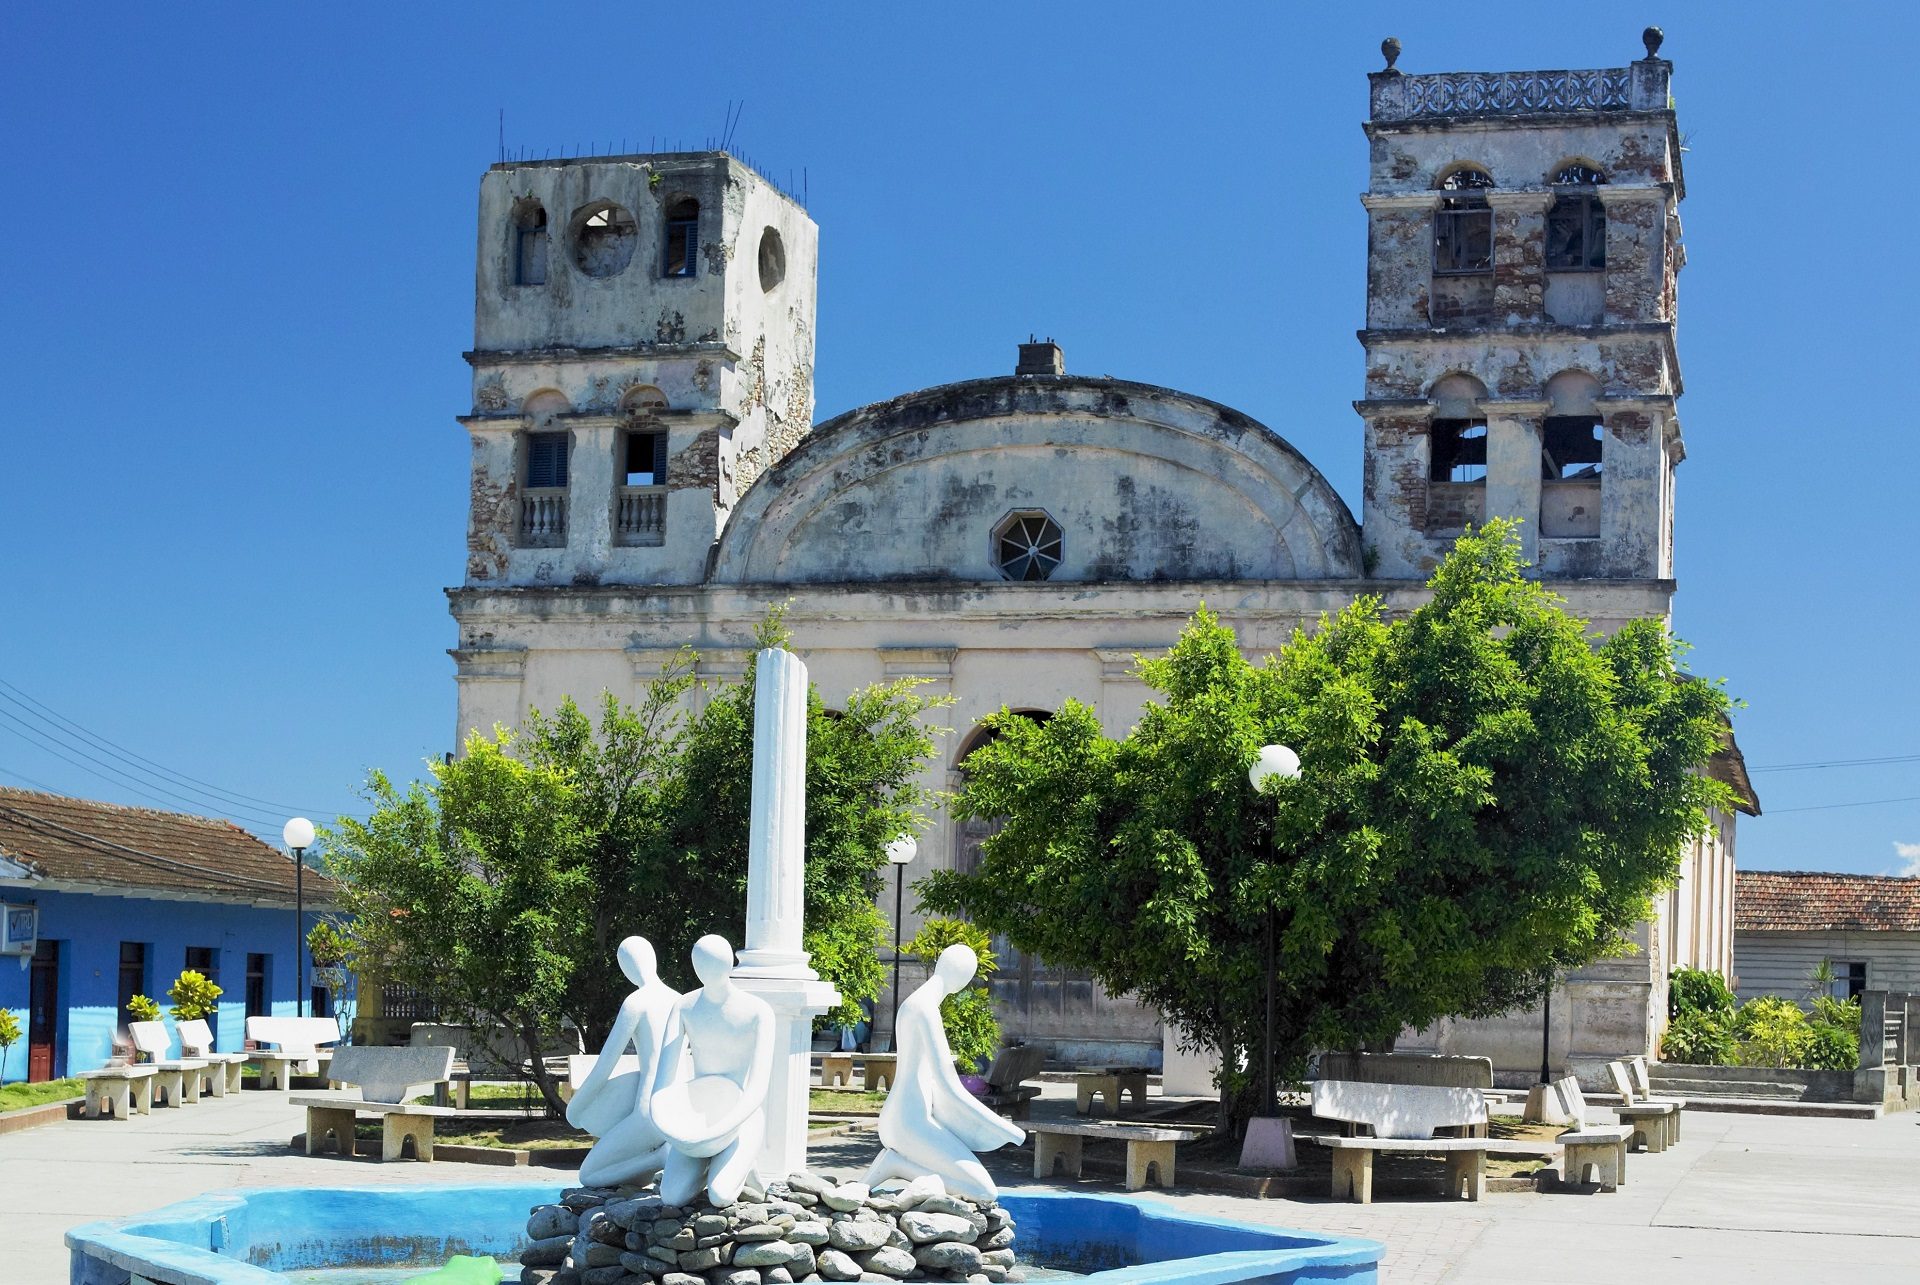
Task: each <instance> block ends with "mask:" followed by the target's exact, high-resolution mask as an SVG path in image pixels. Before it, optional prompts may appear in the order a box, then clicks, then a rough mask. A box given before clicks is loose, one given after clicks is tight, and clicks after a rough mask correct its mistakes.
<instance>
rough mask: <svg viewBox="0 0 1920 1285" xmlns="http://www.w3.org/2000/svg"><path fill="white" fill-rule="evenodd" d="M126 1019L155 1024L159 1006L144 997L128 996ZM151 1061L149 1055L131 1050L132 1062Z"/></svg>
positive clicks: (157, 1019)
mask: <svg viewBox="0 0 1920 1285" xmlns="http://www.w3.org/2000/svg"><path fill="white" fill-rule="evenodd" d="M127 1018H128V1020H130V1021H135V1022H157V1021H159V1020H160V1005H159V1004H158V1003H156V1002H155V1001H154V1000H152V999H150V998H148V997H147V996H145V995H129V996H128V997H127ZM116 1039H117V1037H116ZM122 1047H125V1046H122ZM152 1060H153V1058H152V1056H151V1055H149V1054H146V1053H142V1052H141V1051H140V1050H139V1049H134V1050H133V1061H135V1062H151V1061H152Z"/></svg>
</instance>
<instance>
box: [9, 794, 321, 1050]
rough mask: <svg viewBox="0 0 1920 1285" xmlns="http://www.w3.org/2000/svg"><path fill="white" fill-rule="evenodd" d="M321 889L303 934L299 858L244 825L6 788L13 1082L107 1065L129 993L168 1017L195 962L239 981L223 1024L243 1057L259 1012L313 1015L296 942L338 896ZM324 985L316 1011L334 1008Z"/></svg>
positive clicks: (309, 885) (231, 983) (218, 1037)
mask: <svg viewBox="0 0 1920 1285" xmlns="http://www.w3.org/2000/svg"><path fill="white" fill-rule="evenodd" d="M305 892H306V900H305V911H306V924H304V925H302V926H301V927H300V928H299V930H298V931H297V932H296V926H295V923H294V865H293V862H292V861H291V860H290V859H289V858H288V857H287V856H286V855H285V854H284V853H282V852H280V851H278V850H277V849H275V848H272V847H270V846H268V845H267V844H265V843H262V842H261V841H260V840H259V839H257V838H255V837H254V836H253V835H251V834H249V833H247V832H246V831H245V830H242V829H240V828H239V827H238V826H236V825H233V824H232V823H230V822H227V821H220V820H214V819H211V818H208V817H197V816H188V815H186V814H184V813H178V812H159V811H154V810H151V809H147V808H131V807H122V806H119V805H117V804H112V803H95V802H92V801H89V800H86V799H71V798H65V797H62V796H60V795H53V794H39V793H35V792H33V791H29V790H14V789H7V788H0V905H4V907H5V918H4V920H0V949H11V950H12V951H13V952H14V957H12V958H9V957H4V956H0V1008H8V1009H12V1010H14V1016H15V1017H16V1018H17V1019H18V1020H19V1023H20V1027H21V1030H22V1033H23V1038H22V1039H21V1041H20V1043H19V1044H16V1045H14V1046H13V1048H12V1049H11V1050H9V1051H8V1055H7V1058H6V1067H5V1076H4V1078H5V1079H6V1080H8V1081H17V1080H23V1079H25V1080H36V1081H37V1080H50V1079H58V1078H59V1077H61V1076H65V1075H72V1074H77V1073H78V1072H80V1071H85V1070H91V1069H92V1068H94V1067H98V1066H103V1065H105V1064H106V1063H107V1062H108V1061H109V1060H110V1059H111V1058H112V1057H113V1056H114V1045H115V1033H116V1031H117V1030H121V1029H123V1028H124V1027H125V1025H126V1023H127V1021H128V1015H127V1000H128V999H129V997H131V996H133V995H136V994H140V995H147V996H150V997H152V998H153V999H155V1000H156V1001H158V1002H159V1004H160V1007H161V1009H162V1011H163V1013H164V1010H165V1009H166V1007H167V1003H168V1001H167V999H166V992H167V988H168V987H170V986H171V985H172V984H173V980H174V978H176V977H178V976H179V975H180V973H181V971H182V970H183V969H188V968H192V969H197V970H198V971H200V972H202V973H204V974H206V975H207V976H208V977H210V978H212V979H213V980H214V981H216V982H217V983H219V985H220V986H221V987H222V988H224V992H225V993H224V994H222V995H221V997H220V1009H219V1012H218V1014H217V1015H215V1016H214V1017H212V1018H210V1019H208V1020H209V1022H210V1024H211V1025H212V1026H213V1030H214V1043H215V1047H216V1048H218V1049H220V1050H222V1051H235V1052H237V1051H239V1050H240V1049H241V1048H242V1047H243V1046H244V1041H245V1039H246V1019H247V1018H248V1017H249V1016H253V1015H256V1014H273V1015H291V1014H293V1013H294V1012H296V1011H297V1004H296V998H295V994H294V991H295V978H296V963H295V950H296V941H298V942H300V943H301V944H300V945H299V946H298V949H299V950H302V951H304V950H305V945H304V938H305V928H306V927H308V926H310V925H311V924H312V922H313V920H314V919H315V918H316V917H317V915H316V913H315V912H316V909H319V910H324V909H325V908H326V903H327V900H328V899H327V896H326V884H325V881H324V880H322V879H320V878H318V877H316V876H315V875H314V874H313V872H312V871H308V872H307V874H306V875H305ZM311 962H312V961H311V960H309V961H307V963H308V968H307V975H308V978H309V980H311V978H312V972H313V970H312V966H311ZM313 991H314V994H313V996H310V997H309V1000H308V1005H307V1010H306V1011H307V1012H308V1013H326V1012H328V1011H330V1010H329V1008H328V1007H327V992H326V991H325V990H324V989H323V988H317V987H316V988H313ZM316 997H317V1001H318V1002H317V1003H316ZM168 1020H169V1024H171V1019H168ZM23 1046H24V1047H23Z"/></svg>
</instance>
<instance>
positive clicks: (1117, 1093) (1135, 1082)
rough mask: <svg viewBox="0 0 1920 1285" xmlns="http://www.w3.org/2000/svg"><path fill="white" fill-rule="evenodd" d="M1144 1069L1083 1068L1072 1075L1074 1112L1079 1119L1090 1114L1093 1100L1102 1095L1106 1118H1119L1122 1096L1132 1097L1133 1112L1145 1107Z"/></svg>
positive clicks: (1145, 1081) (1147, 1069)
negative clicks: (1080, 1116) (1105, 1105)
mask: <svg viewBox="0 0 1920 1285" xmlns="http://www.w3.org/2000/svg"><path fill="white" fill-rule="evenodd" d="M1150 1074H1152V1072H1151V1070H1150V1069H1149V1068H1147V1067H1144V1066H1083V1067H1080V1068H1079V1069H1077V1070H1076V1071H1075V1072H1074V1075H1073V1109H1074V1110H1075V1111H1076V1112H1078V1113H1079V1114H1081V1115H1091V1114H1092V1113H1093V1100H1094V1099H1095V1098H1097V1097H1100V1096H1102V1095H1104V1096H1105V1097H1106V1099H1107V1114H1108V1115H1110V1116H1117V1115H1119V1114H1120V1098H1121V1095H1122V1094H1131V1095H1132V1097H1133V1106H1134V1109H1135V1110H1136V1111H1139V1110H1144V1109H1145V1108H1146V1105H1147V1076H1148V1075H1150Z"/></svg>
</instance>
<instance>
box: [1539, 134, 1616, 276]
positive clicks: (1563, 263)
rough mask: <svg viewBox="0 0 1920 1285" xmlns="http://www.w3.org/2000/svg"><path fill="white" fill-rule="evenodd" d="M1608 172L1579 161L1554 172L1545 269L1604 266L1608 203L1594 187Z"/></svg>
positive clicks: (1591, 269)
mask: <svg viewBox="0 0 1920 1285" xmlns="http://www.w3.org/2000/svg"><path fill="white" fill-rule="evenodd" d="M1606 181H1607V176H1606V175H1605V174H1602V173H1601V172H1600V171H1599V170H1597V169H1594V168H1593V167H1592V166H1590V165H1587V164H1584V163H1582V162H1578V161H1576V162H1574V163H1572V164H1570V165H1566V166H1563V167H1562V168H1561V169H1560V171H1559V172H1558V173H1556V174H1555V175H1554V176H1553V189H1554V191H1553V205H1552V206H1551V207H1550V208H1549V209H1548V210H1547V271H1549V272H1600V271H1603V270H1604V269H1605V268H1606V266H1607V207H1606V206H1604V205H1602V204H1601V203H1600V194H1599V193H1598V192H1596V191H1595V190H1594V189H1595V188H1597V187H1599V186H1600V185H1601V184H1602V183H1605V182H1606Z"/></svg>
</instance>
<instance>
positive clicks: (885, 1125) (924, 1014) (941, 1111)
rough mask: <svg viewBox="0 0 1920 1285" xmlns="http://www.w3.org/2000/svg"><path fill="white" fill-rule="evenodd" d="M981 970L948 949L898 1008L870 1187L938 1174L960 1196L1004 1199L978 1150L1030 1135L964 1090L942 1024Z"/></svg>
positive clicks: (975, 961) (972, 959)
mask: <svg viewBox="0 0 1920 1285" xmlns="http://www.w3.org/2000/svg"><path fill="white" fill-rule="evenodd" d="M979 966H980V960H979V957H978V956H976V955H975V954H974V953H973V952H972V951H971V950H969V949H968V948H967V947H965V946H949V947H947V948H946V949H945V950H943V951H941V952H940V958H939V960H938V961H937V962H936V963H935V964H934V966H933V976H931V977H929V978H927V980H926V981H924V982H922V983H921V984H920V986H919V988H918V989H916V990H915V991H914V992H913V994H911V995H909V996H907V998H906V1000H905V1001H904V1002H903V1003H902V1004H901V1005H900V1017H899V1021H898V1022H897V1024H896V1026H895V1028H894V1035H893V1042H894V1048H895V1050H896V1051H897V1052H898V1053H899V1061H898V1062H897V1063H896V1064H895V1068H894V1070H895V1074H894V1079H893V1087H892V1088H891V1089H890V1090H888V1092H887V1101H886V1105H885V1106H882V1107H881V1108H880V1145H881V1148H882V1150H881V1152H880V1154H879V1155H878V1156H875V1157H874V1161H873V1166H872V1167H871V1168H870V1169H868V1170H867V1183H868V1185H869V1186H871V1185H872V1184H874V1183H877V1182H880V1181H882V1180H884V1179H887V1178H905V1179H907V1180H909V1181H911V1180H912V1179H915V1178H918V1177H920V1176H921V1175H922V1174H934V1175H936V1176H938V1177H939V1178H940V1180H941V1181H942V1182H944V1183H946V1186H947V1190H948V1191H951V1192H953V1193H954V1194H955V1195H959V1196H966V1197H969V1198H970V1199H973V1200H981V1201H987V1200H993V1199H995V1198H997V1196H998V1195H999V1190H998V1188H996V1187H995V1186H994V1185H993V1179H992V1178H990V1177H988V1176H987V1168H986V1166H985V1165H983V1164H981V1163H980V1159H979V1157H978V1156H976V1155H974V1152H976V1151H992V1150H993V1149H995V1148H996V1147H1004V1146H1007V1145H1009V1144H1010V1143H1015V1142H1019V1141H1020V1140H1021V1139H1022V1138H1024V1137H1026V1136H1027V1131H1026V1130H1025V1129H1022V1128H1021V1127H1020V1126H1019V1125H1017V1124H1015V1123H1014V1122H1013V1121H1011V1120H1006V1119H1002V1118H1001V1117H1000V1116H997V1115H995V1114H994V1113H993V1111H992V1110H990V1109H989V1108H988V1107H987V1106H986V1105H985V1104H984V1103H982V1102H981V1101H980V1100H979V1099H978V1098H976V1097H974V1096H973V1095H972V1094H971V1093H968V1092H967V1090H966V1088H965V1087H964V1086H962V1085H961V1083H960V1073H959V1072H958V1071H957V1070H955V1069H954V1065H953V1049H952V1048H951V1047H950V1046H949V1045H948V1044H947V1028H946V1026H945V1025H944V1024H943V1023H942V1022H941V1021H940V1001H941V1000H943V999H945V998H946V997H947V996H949V995H951V994H953V993H954V992H955V991H957V990H959V989H960V988H961V987H962V986H965V985H966V984H967V983H968V982H970V981H972V980H973V974H974V970H975V969H976V968H978V967H979Z"/></svg>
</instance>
